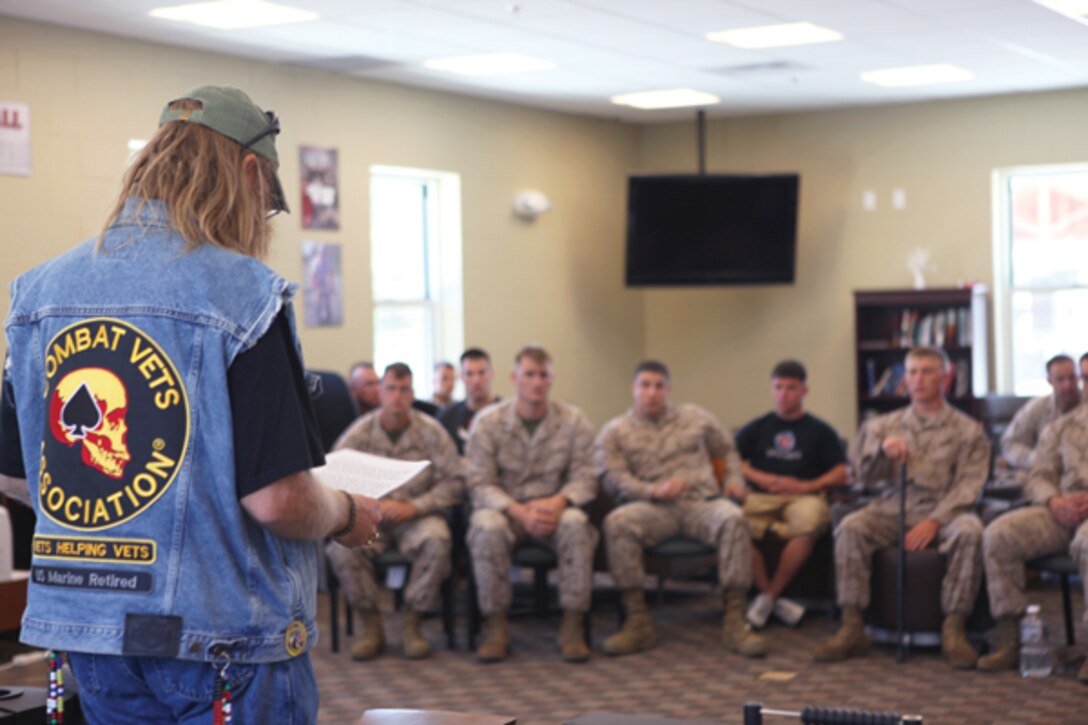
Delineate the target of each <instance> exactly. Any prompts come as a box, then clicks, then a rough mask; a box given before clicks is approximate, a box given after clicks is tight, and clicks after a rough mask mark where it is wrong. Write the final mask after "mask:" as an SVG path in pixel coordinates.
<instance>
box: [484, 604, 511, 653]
mask: <svg viewBox="0 0 1088 725" xmlns="http://www.w3.org/2000/svg"><path fill="white" fill-rule="evenodd" d="M509 649H510V622H508V621H507V619H506V612H496V613H495V614H492V615H489V616H488V618H487V619H485V620H484V641H483V642H481V643H480V647H479V649H477V650H476V659H477V660H479V661H480V662H499V661H501V660H504V659H506V653H507V651H508V650H509Z"/></svg>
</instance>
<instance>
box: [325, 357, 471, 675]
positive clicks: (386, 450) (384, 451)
mask: <svg viewBox="0 0 1088 725" xmlns="http://www.w3.org/2000/svg"><path fill="white" fill-rule="evenodd" d="M378 395H379V398H380V402H381V406H380V407H379V408H378V409H377V410H375V411H372V412H370V413H368V414H366V415H364V416H363V417H361V418H359V419H358V420H356V421H355V422H354V423H353V424H352V425H351V426H350V427H349V428H348V429H347V430H346V431H344V433H343V435H341V436H340V439H339V440H338V441H337V442H336V446H335V447H336V448H352V449H355V450H357V451H363V452H364V453H373V454H375V455H379V456H385V457H386V458H395V459H397V460H401V461H430V462H431V465H430V467H429V468H427V469H426V470H425V471H423V472H422V473H420V474H419V475H418V476H416V477H415V478H414V479H412V480H411V481H409V482H408V483H407V484H405V485H404V486H402V487H401V488H398V489H396V490H395V491H393V492H392V493H390V494H389V495H388V496H386V497H384V498H383V499H382V500H381V501H380V502H379V504H380V506H381V512H382V523H381V527H380V534H381V536H380V538H379V539H378V540H377V541H376V542H374V543H373V544H370V545H369V546H366V547H359V548H356V549H346V548H344V547H343V546H340V545H339V544H336V543H330V544H329V545H328V547H327V549H326V551H327V553H328V557H329V563H330V564H331V565H332V569H333V572H334V573H335V574H336V577H337V579H339V580H340V583H341V585H342V586H343V588H344V593H345V594H346V595H347V598H348V602H349V603H350V605H351V607H352V608H353V609H354V610H356V611H357V612H359V614H360V618H361V619H362V622H363V631H362V633H361V634H360V636H359V638H358V639H357V640H356V641H355V643H354V644H352V646H351V656H352V657H353V658H354V659H357V660H369V659H372V658H374V657H376V656H377V655H378V653H379V652H381V650H382V647H383V646H384V643H385V637H384V634H383V630H382V618H381V614H380V612H379V611H378V601H377V599H378V583H377V581H376V580H375V572H374V557H375V556H376V555H377V554H379V553H381V552H383V551H385V550H386V549H387V548H388V547H389V546H390V545H391V544H392V545H396V547H397V548H398V549H399V550H400V552H401V553H402V554H404V555H405V556H407V557H408V558H409V559H411V560H412V567H411V572H410V574H409V578H408V584H407V586H406V587H405V588H404V604H405V611H404V614H403V616H402V618H401V624H402V630H403V647H404V656H405V657H408V658H410V659H418V658H422V657H426V656H427V655H429V654H430V652H431V648H430V645H429V644H428V643H427V640H426V639H425V638H424V637H423V634H422V632H421V631H420V626H419V625H420V616H421V614H422V613H424V612H427V611H432V610H434V609H435V607H436V606H437V604H438V601H439V596H440V591H441V587H442V582H443V581H445V580H446V577H447V576H449V573H450V544H451V537H450V529H449V526H448V525H447V524H446V519H445V517H444V516H443V512H444V510H445V509H447V508H449V507H450V506H452V505H454V504H456V503H458V502H459V501H461V499H462V496H463V495H464V477H463V473H462V468H461V459H460V458H459V457H458V456H457V449H456V448H455V447H454V445H453V441H451V440H450V437H449V435H448V434H447V433H446V430H445V429H444V428H443V427H442V426H441V425H439V423H438V422H437V421H435V420H434V418H432V417H431V416H429V415H426V414H424V413H421V412H419V411H417V410H414V409H413V408H412V399H413V391H412V371H411V369H409V367H408V366H407V365H405V364H404V363H393V364H392V365H390V366H389V367H387V368H386V369H385V374H384V375H383V376H382V379H381V385H380V388H379V393H378Z"/></svg>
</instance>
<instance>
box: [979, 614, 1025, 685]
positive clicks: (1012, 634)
mask: <svg viewBox="0 0 1088 725" xmlns="http://www.w3.org/2000/svg"><path fill="white" fill-rule="evenodd" d="M993 631H994V648H993V650H992V651H991V652H990V654H988V655H986V656H984V657H980V658H979V660H978V668H979V669H980V670H983V671H984V672H996V671H998V670H1015V669H1016V668H1017V667H1019V666H1020V618H1019V617H1002V618H1001V619H999V620H997V625H996V626H995V627H994V630H993Z"/></svg>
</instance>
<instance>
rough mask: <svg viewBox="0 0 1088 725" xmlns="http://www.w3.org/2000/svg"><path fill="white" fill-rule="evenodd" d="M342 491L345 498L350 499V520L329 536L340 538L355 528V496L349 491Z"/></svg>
mask: <svg viewBox="0 0 1088 725" xmlns="http://www.w3.org/2000/svg"><path fill="white" fill-rule="evenodd" d="M340 493H342V494H344V498H346V499H347V500H348V522H347V523H346V524H344V528H342V529H339V530H337V531H334V532H332V533H331V534H329V536H331V537H332V538H334V539H339V538H340V537H341V536H344V535H345V534H350V533H351V530H352V529H354V528H355V497H354V496H352V495H351V494H350V493H348V492H347V491H340Z"/></svg>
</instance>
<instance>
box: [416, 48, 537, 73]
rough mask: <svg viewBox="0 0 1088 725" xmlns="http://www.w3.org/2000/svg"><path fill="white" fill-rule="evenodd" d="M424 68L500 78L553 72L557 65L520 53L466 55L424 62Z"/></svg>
mask: <svg viewBox="0 0 1088 725" xmlns="http://www.w3.org/2000/svg"><path fill="white" fill-rule="evenodd" d="M423 65H424V67H426V68H430V69H431V70H441V71H446V72H447V73H459V74H460V75H464V76H500V75H507V74H510V73H531V72H533V71H538V70H551V69H552V68H554V67H555V63H553V62H551V61H550V60H543V59H541V58H530V57H529V56H527V55H520V54H518V53H488V54H485V55H464V56H460V57H458V58H438V59H436V60H427V61H424V62H423Z"/></svg>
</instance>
